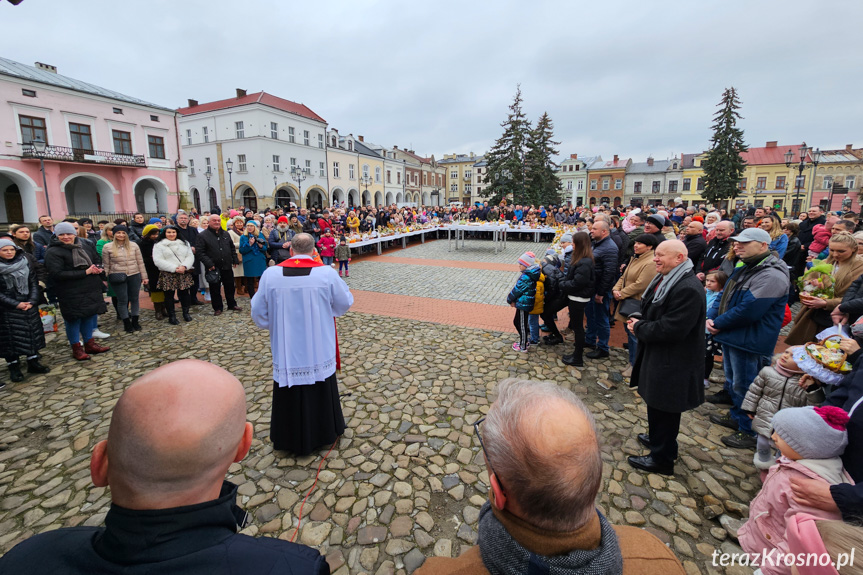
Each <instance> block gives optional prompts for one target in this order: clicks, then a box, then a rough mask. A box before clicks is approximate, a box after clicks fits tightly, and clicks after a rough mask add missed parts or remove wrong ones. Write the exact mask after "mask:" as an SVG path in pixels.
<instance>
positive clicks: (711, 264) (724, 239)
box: [695, 220, 734, 281]
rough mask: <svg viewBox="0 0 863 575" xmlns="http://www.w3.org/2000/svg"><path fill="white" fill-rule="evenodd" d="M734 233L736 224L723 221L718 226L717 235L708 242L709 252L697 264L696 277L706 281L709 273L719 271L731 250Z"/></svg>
mask: <svg viewBox="0 0 863 575" xmlns="http://www.w3.org/2000/svg"><path fill="white" fill-rule="evenodd" d="M733 233H734V224H733V223H731V222H730V221H729V220H722V221H721V222H719V223H718V224H716V235H715V236H714V238H713V239H712V240H710V241H709V242H707V250H706V251H705V252H704V255H702V256H701V259H699V260H698V263H696V264H695V275H696V276H698V279H699V280H701V281H704V277H705V276H706V275H707V273H708V272H710V271H713V270H717V269H719V266H720V265H722V261H723V260H724V259H725V257H726V256H727V255H728V250H730V249H731V240H730V239H728V238H730V237H731V235H732V234H733Z"/></svg>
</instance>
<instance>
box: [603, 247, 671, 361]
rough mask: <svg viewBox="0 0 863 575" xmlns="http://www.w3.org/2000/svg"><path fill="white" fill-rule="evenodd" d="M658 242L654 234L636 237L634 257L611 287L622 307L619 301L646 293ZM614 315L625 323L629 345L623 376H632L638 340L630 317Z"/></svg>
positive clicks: (652, 274) (654, 269) (653, 266)
mask: <svg viewBox="0 0 863 575" xmlns="http://www.w3.org/2000/svg"><path fill="white" fill-rule="evenodd" d="M658 244H659V241H658V240H657V239H656V236H654V235H653V234H641V235H640V236H638V237H637V238H635V241H634V242H633V246H632V251H633V256H632V259H631V260H629V263H628V264H626V269H625V270H623V275H621V276H620V279H619V280H617V283H616V284H614V287H613V288H611V295H613V296H614V299H615V300H617V302H618V307H620V306H619V303H620V302H622V301H623V300H625V299H634V300H638V301H641V294H643V293H644V290H645V289H647V284H649V283H650V280H652V279H653V277H654V276H655V275H656V265H655V264H654V263H653V250H655V249H656V246H657V245H658ZM614 317H615V318H616V319H619V320H620V323H622V324H623V329H624V330H625V331H626V339H627V341H628V345H629V367H627V368H626V369H625V370H623V373H622V374H621V375H623V377H630V376H632V366H633V364H634V363H635V355H636V350H637V348H636V346H637V345H638V340H637V339H636V338H635V336H634V335H632V332H631V331H629V328H627V327H626V320H627V319H628V318H625V317H623V316H622V315H621V314H620V313H616V314H615V315H614Z"/></svg>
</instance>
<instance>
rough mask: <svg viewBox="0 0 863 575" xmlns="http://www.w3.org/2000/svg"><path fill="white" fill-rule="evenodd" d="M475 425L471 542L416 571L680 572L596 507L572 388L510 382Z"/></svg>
mask: <svg viewBox="0 0 863 575" xmlns="http://www.w3.org/2000/svg"><path fill="white" fill-rule="evenodd" d="M497 392H498V397H497V400H496V401H495V402H494V404H492V406H491V409H489V412H488V416H487V417H486V418H485V419H481V420H479V421H477V422H476V424H475V425H474V430H475V432H476V436H477V440H478V442H479V444H480V446H481V447H482V450H483V455H484V456H485V461H486V466H487V468H488V476H489V480H488V482H489V483H490V488H489V501H488V502H487V503H485V504H484V505H483V507H482V510H481V511H480V519H479V533H478V538H477V546H475V547H473V548H471V549H470V550H468V551H466V552H465V553H463V554H462V555H461V556H460V557H458V558H455V559H450V558H440V557H435V558H429V559H427V560H426V562H425V564H423V566H422V567H421V568H420V569H419V570H417V571H416V573H417V574H418V575H450V574H453V575H455V574H456V573H458V574H466V573H470V574H473V573H476V574H483V575H484V574H487V573H490V572H491V573H531V572H536V573H543V572H544V573H548V572H550V571H558V572H562V571H571V572H584V573H594V572H595V573H624V574H628V573H634V572H635V571H636V570H637V571H638V572H639V573H645V574H650V573H657V574H660V573H661V574H662V575H677V574H682V573H684V570H683V567H682V566H681V564H680V562H679V561H678V560H677V558H676V557H675V556H674V553H672V552H671V550H669V549H668V548H667V547H665V545H663V544H662V542H661V541H660V540H659V539H657V538H656V537H655V536H654V535H652V534H650V533H648V532H646V531H643V530H641V529H637V528H635V527H628V526H612V525H611V524H610V523H609V522H608V520H607V519H606V518H605V517H604V516H603V515H602V514H601V513H600V512H599V511H598V510H597V509H596V505H595V501H596V497H597V494H598V492H599V488H600V486H601V485H602V459H601V457H600V449H599V440H598V438H597V434H596V427H595V425H594V421H593V416H592V415H591V414H590V412H589V411H588V410H587V408H586V407H585V405H584V404H583V403H582V402H581V400H579V399H578V397H576V396H575V394H573V393H572V392H571V391H569V390H567V389H564V388H562V387H559V386H557V385H555V384H553V383H550V382H538V381H525V380H516V379H508V380H504V381H502V382H500V383H499V384H498V387H497Z"/></svg>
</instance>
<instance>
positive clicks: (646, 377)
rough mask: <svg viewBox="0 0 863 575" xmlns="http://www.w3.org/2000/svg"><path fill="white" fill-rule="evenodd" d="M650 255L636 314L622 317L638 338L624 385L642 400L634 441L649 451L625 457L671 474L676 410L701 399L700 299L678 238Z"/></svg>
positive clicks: (647, 468)
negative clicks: (641, 429) (651, 265)
mask: <svg viewBox="0 0 863 575" xmlns="http://www.w3.org/2000/svg"><path fill="white" fill-rule="evenodd" d="M653 261H654V262H655V263H656V271H657V272H658V275H657V276H656V277H655V278H653V280H652V281H651V282H650V285H648V286H647V289H646V290H645V292H644V293H645V295H644V297H643V298H642V300H641V313H642V318H641V319H637V318H630V319H629V321H628V322H627V326H628V327H629V329H630V331H632V333H633V334H634V335H635V337H636V338H638V352H637V355H636V358H635V365H634V367H633V369H632V379H631V382H630V384H629V385H630V387H636V386H637V387H638V394H639V395H640V396H641V397H642V399H644V403H646V404H647V427H648V433H647V434H645V433H640V434H638V441H639V442H641V444H642V445H644V446H645V447H647V448H648V449H650V454H649V455H644V456H640V457H636V456H630V457H629V458H628V461H629V464H630V465H632V466H633V467H635V468H636V469H642V470H644V471H648V472H651V473H660V474H663V475H671V474H673V473H674V460H675V459H677V434H678V432H679V431H680V415H681V414H682V413H683V412H684V411H689V410H690V409H695V408H696V407H698V406H699V405H701V404H702V403H704V384H703V382H702V380H703V379H704V318H705V317H706V309H705V307H706V302H705V299H704V287H703V286H702V285H701V282H700V281H698V278H696V277H695V274H694V273H693V271H692V262H691V261H690V260H689V258H688V257H687V252H686V246H685V245H683V242H681V241H679V240H666V241H664V242H662V243H661V244H659V245H658V246H656V251H655V253H654V256H653Z"/></svg>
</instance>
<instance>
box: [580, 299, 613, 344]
mask: <svg viewBox="0 0 863 575" xmlns="http://www.w3.org/2000/svg"><path fill="white" fill-rule="evenodd" d="M610 298H611V294H605V295H604V297H603V299H602V303H596V300H595V299H591V300H590V301H589V302H588V304H587V307H586V308H585V309H584V314H585V315H586V316H587V333H586V334H585V341H586V344H587V345H593V346H596V349H598V350H599V351H608V337H609V335H611V326H610V325H609V323H608V300H609V299H610Z"/></svg>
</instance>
